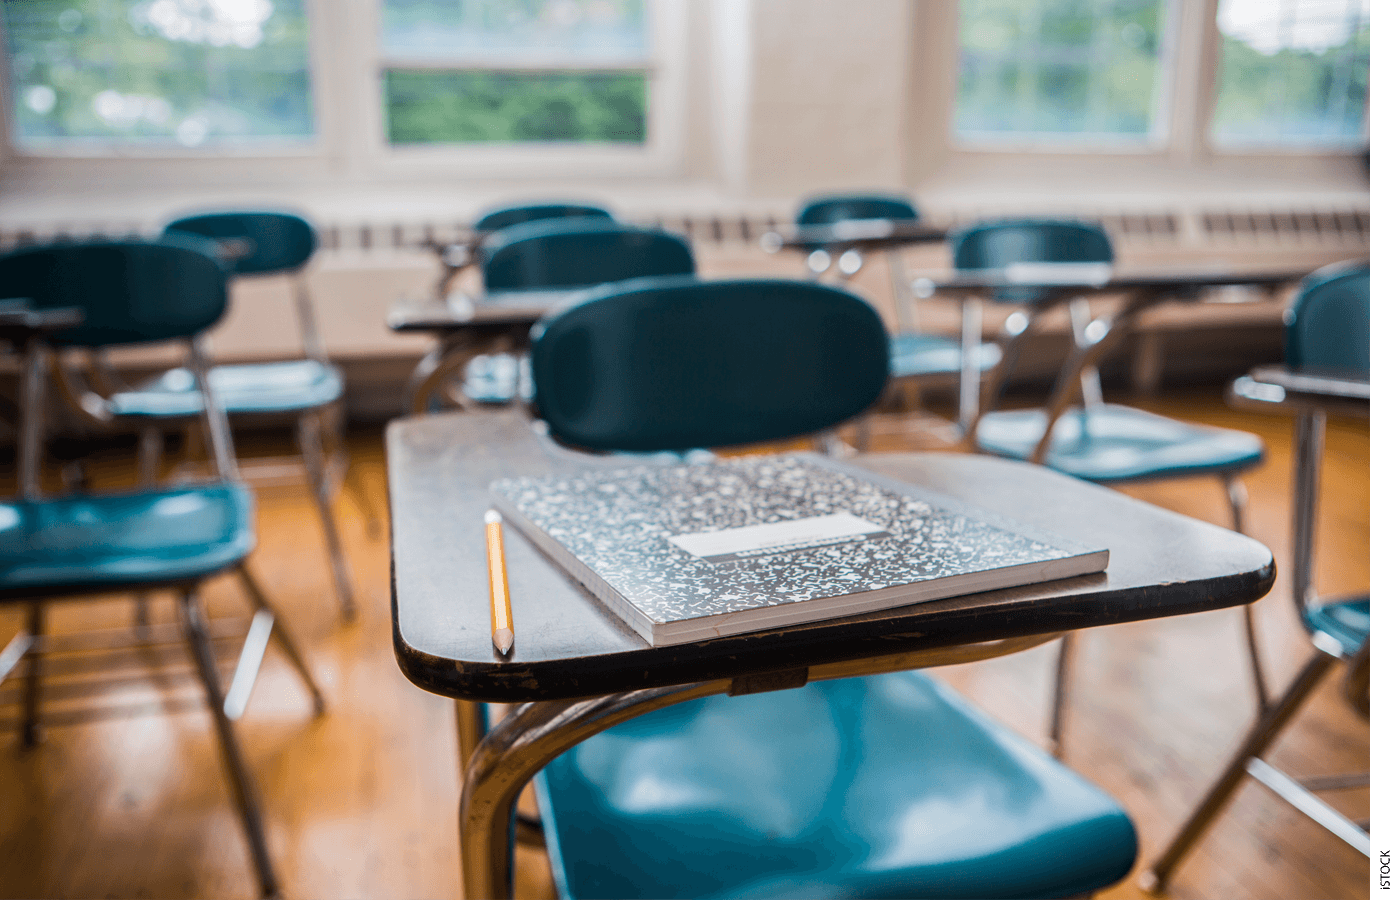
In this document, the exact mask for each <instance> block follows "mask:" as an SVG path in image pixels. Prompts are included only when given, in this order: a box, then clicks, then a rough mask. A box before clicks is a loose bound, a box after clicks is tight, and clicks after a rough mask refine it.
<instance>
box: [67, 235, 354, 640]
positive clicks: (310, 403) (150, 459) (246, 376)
mask: <svg viewBox="0 0 1400 900" xmlns="http://www.w3.org/2000/svg"><path fill="white" fill-rule="evenodd" d="M165 233H166V234H189V235H197V236H199V237H202V238H206V239H209V240H211V241H212V242H213V243H214V244H215V246H217V248H218V252H219V253H220V254H221V255H222V257H223V258H224V259H225V260H226V261H227V263H228V265H229V268H230V270H231V271H232V273H233V274H234V275H235V276H242V277H253V276H286V277H287V278H288V279H289V281H290V283H291V287H292V290H291V293H292V298H293V301H294V304H295V310H296V316H297V322H298V325H299V326H300V330H301V340H302V349H303V352H304V353H305V358H303V359H298V360H287V361H279V362H266V363H242V364H231V365H219V366H214V367H213V368H212V369H211V370H210V373H209V379H210V384H211V385H212V387H213V390H214V396H215V397H216V398H217V399H218V402H219V404H220V405H221V406H222V407H223V408H224V410H225V411H226V412H227V414H228V415H229V416H230V417H231V418H233V419H234V421H235V423H236V424H238V423H242V424H245V425H262V424H281V423H284V422H286V421H287V420H288V419H291V420H293V421H295V423H296V433H297V442H298V444H299V446H300V451H301V453H300V456H299V457H295V458H292V459H290V460H286V459H280V460H263V461H261V463H260V464H258V465H255V466H250V467H249V468H248V472H249V474H250V475H251V476H252V477H253V479H254V480H279V479H281V478H285V477H286V475H287V473H288V465H289V464H290V465H291V466H293V467H295V468H296V469H299V470H300V471H299V473H298V474H299V475H300V476H301V477H304V478H305V480H306V481H307V483H308V485H309V487H310V489H311V493H312V496H313V497H314V498H315V501H316V510H317V513H318V514H319V516H320V520H321V529H322V531H323V533H324V536H325V541H326V546H327V550H328V553H329V557H330V564H331V574H332V578H333V585H334V589H335V593H336V597H337V598H338V600H339V603H340V610H341V615H342V616H343V617H344V618H345V619H347V620H348V619H350V618H353V617H354V615H355V600H354V589H353V587H352V585H353V579H352V578H351V575H350V570H349V566H348V564H347V562H346V560H345V554H344V551H343V549H342V542H341V537H340V533H339V531H338V527H337V524H336V520H335V515H334V513H333V510H332V506H333V504H334V501H335V497H336V494H337V493H338V488H339V486H340V485H341V484H342V483H343V484H344V485H345V486H346V487H347V488H349V493H350V495H351V497H352V498H354V500H355V501H356V502H357V504H358V506H359V507H360V510H361V512H362V514H363V515H364V517H365V521H366V523H367V527H369V528H370V530H371V532H374V531H376V530H377V529H378V521H379V520H378V516H377V514H376V513H375V511H374V509H375V508H374V503H373V502H372V501H371V500H370V498H369V493H368V490H367V488H366V487H365V486H364V484H363V483H362V482H361V481H360V480H359V478H358V477H356V475H355V471H354V468H353V467H352V466H351V465H350V462H349V458H348V456H347V454H346V452H345V448H344V443H343V440H342V431H343V429H344V421H343V419H344V408H343V406H344V404H343V402H342V401H343V399H344V395H345V381H344V378H343V377H342V375H341V373H340V370H339V369H337V368H336V367H335V365H333V364H332V363H331V361H330V358H329V356H328V355H327V353H326V347H325V343H324V342H323V341H322V339H321V335H320V332H319V330H318V329H317V327H316V317H315V314H314V311H313V309H312V304H311V297H310V294H309V292H308V290H307V284H306V276H305V266H306V263H307V261H308V260H309V259H310V258H311V256H312V255H313V254H314V253H315V251H316V233H315V230H314V229H313V228H312V227H311V225H310V223H309V222H307V221H306V220H305V219H303V218H301V217H300V216H296V215H291V214H289V213H280V212H219V213H208V214H202V215H196V216H189V217H186V218H181V219H177V220H176V221H174V222H171V223H170V224H169V225H167V226H166V229H165ZM95 361H96V362H97V365H96V366H94V367H93V369H92V373H93V375H94V377H93V384H94V385H96V386H97V390H98V392H99V393H100V394H102V395H103V396H104V397H107V398H111V397H113V396H116V395H117V394H120V397H121V402H120V403H119V404H114V405H109V407H108V409H109V410H110V413H111V414H112V415H114V416H116V417H118V418H126V419H129V420H137V421H139V422H140V424H141V426H142V441H141V472H142V477H143V478H144V479H145V480H146V481H148V482H150V481H154V480H155V478H156V477H157V475H158V472H159V460H160V453H161V450H162V448H163V440H162V437H161V435H162V432H163V430H166V429H168V428H170V427H171V426H172V425H183V424H185V423H189V422H192V421H195V420H196V419H197V417H198V416H199V415H200V413H201V404H202V401H201V398H200V395H199V390H198V385H197V384H196V382H195V379H194V375H193V373H192V372H190V370H189V369H184V368H180V369H171V370H170V371H168V372H165V373H164V374H162V375H161V376H159V377H158V378H155V379H153V380H151V381H149V382H147V383H145V384H142V385H139V386H137V387H134V388H133V387H128V386H126V385H123V384H121V382H120V381H118V380H117V378H116V376H115V375H114V374H113V373H112V370H111V367H110V366H109V365H106V364H105V359H104V357H103V356H102V355H101V354H100V353H98V354H96V355H95ZM104 373H105V374H104ZM75 390H76V391H78V392H80V393H79V402H78V404H77V405H78V408H80V409H88V408H91V407H93V406H94V402H93V400H92V399H87V400H83V399H82V398H81V392H83V391H84V389H83V388H82V387H77V388H76V389H75ZM99 406H100V404H99ZM193 434H194V433H193V432H192V435H191V436H192V437H193ZM193 444H194V441H193V440H191V441H190V445H191V446H190V449H191V450H192V449H193V447H192V445H193Z"/></svg>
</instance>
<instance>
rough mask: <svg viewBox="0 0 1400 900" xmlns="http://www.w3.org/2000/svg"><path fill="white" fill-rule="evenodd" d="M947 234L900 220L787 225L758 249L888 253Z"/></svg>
mask: <svg viewBox="0 0 1400 900" xmlns="http://www.w3.org/2000/svg"><path fill="white" fill-rule="evenodd" d="M946 240H948V230H947V229H946V228H937V227H935V226H933V225H926V224H924V223H923V222H918V221H905V220H902V219H849V220H847V221H844V222H834V223H832V224H830V225H790V226H788V227H786V228H779V229H776V230H774V231H769V232H767V233H765V234H764V235H763V236H762V237H760V238H759V239H758V243H759V246H760V247H762V248H763V249H764V250H767V251H768V252H769V253H777V252H779V251H781V250H800V251H803V252H806V253H810V252H812V251H813V250H826V251H827V252H829V253H832V252H835V251H845V250H856V251H859V252H869V251H872V250H889V249H892V248H895V247H904V246H908V245H910V244H941V243H943V242H944V241H946Z"/></svg>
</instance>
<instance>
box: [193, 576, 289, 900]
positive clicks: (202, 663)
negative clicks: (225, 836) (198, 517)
mask: <svg viewBox="0 0 1400 900" xmlns="http://www.w3.org/2000/svg"><path fill="white" fill-rule="evenodd" d="M180 611H181V616H180V622H181V625H182V627H183V629H184V632H185V639H186V641H187V642H188V643H189V646H190V653H191V655H192V656H193V657H194V661H195V665H196V666H197V667H198V669H199V677H200V681H201V682H203V684H204V695H205V699H206V700H207V701H208V704H209V714H210V715H211V716H213V717H214V731H215V734H216V736H217V737H218V741H219V751H220V754H221V755H222V757H223V762H224V768H225V770H226V771H227V772H228V776H229V784H230V787H231V788H232V789H233V797H234V801H235V802H236V803H237V805H238V811H239V814H240V815H241V817H242V819H243V832H244V834H245V835H246V836H247V838H248V849H249V851H250V852H251V853H252V856H253V868H254V869H256V870H257V877H258V887H259V889H260V890H261V891H262V896H264V897H276V896H277V895H278V888H277V874H276V872H274V871H273V868H272V856H271V854H270V853H268V849H267V836H266V835H265V833H264V831H263V821H262V813H261V812H260V811H259V810H258V797H257V789H256V786H255V785H254V783H253V778H252V775H251V773H250V772H249V770H248V765H247V763H246V762H245V761H244V759H243V752H242V750H241V749H240V748H239V746H238V736H237V735H236V734H235V733H234V730H233V722H232V721H230V720H229V718H228V716H226V715H224V696H223V688H222V687H221V686H220V684H219V670H218V667H217V666H216V665H215V662H214V648H213V646H212V645H211V644H210V643H209V623H208V622H207V620H206V619H205V617H204V610H203V608H202V607H201V606H200V603H199V597H198V595H196V594H195V592H194V591H192V590H191V591H185V592H183V593H182V594H181V595H180Z"/></svg>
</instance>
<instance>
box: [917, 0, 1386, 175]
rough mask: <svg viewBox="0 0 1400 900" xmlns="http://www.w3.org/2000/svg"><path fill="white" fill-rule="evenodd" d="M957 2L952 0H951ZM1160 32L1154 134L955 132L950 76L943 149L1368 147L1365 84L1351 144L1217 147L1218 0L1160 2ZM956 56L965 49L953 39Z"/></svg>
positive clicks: (1351, 151)
mask: <svg viewBox="0 0 1400 900" xmlns="http://www.w3.org/2000/svg"><path fill="white" fill-rule="evenodd" d="M952 2H953V3H955V4H956V3H957V0H952ZM1162 2H1163V4H1164V7H1165V11H1164V23H1165V28H1164V33H1163V39H1162V54H1161V63H1160V65H1161V66H1162V77H1161V78H1160V79H1159V81H1158V85H1157V95H1158V104H1159V106H1158V113H1157V117H1156V121H1155V122H1154V127H1153V129H1152V130H1151V131H1150V132H1149V133H1148V134H1147V135H1144V136H1142V137H1141V138H1137V137H1132V136H1123V137H1119V136H1114V135H1104V134H1079V133H1063V134H1060V133H1048V134H1047V133H1031V132H1022V133H1006V134H1004V135H1001V134H995V133H978V134H974V135H963V134H960V133H959V132H958V129H957V101H958V97H957V77H958V72H959V68H960V67H959V65H957V64H955V65H954V66H953V67H952V68H953V73H952V78H953V82H952V95H951V96H950V97H949V98H948V101H947V102H948V109H947V113H948V114H947V118H946V121H947V125H946V129H945V131H944V139H945V141H946V148H947V150H948V151H949V152H950V153H952V154H972V155H975V154H1016V155H1020V154H1025V155H1030V156H1065V155H1081V156H1134V155H1140V156H1152V155H1160V154H1163V153H1166V154H1167V155H1169V156H1177V157H1182V156H1190V157H1207V158H1209V157H1219V158H1222V159H1244V158H1250V157H1256V158H1257V157H1264V158H1270V159H1273V158H1281V159H1286V158H1297V157H1324V158H1326V157H1334V158H1335V157H1350V156H1355V155H1356V154H1358V153H1359V152H1361V151H1363V150H1364V149H1365V148H1366V147H1367V146H1369V142H1370V109H1371V105H1370V87H1369V84H1368V86H1367V100H1366V128H1365V134H1364V135H1363V137H1362V138H1361V139H1360V140H1359V141H1358V142H1356V143H1351V142H1323V141H1318V142H1313V143H1305V142H1298V143H1269V142H1266V141H1259V142H1253V141H1250V142H1224V143H1222V142H1218V141H1216V140H1215V139H1214V136H1213V134H1212V123H1213V120H1214V116H1215V104H1216V94H1217V87H1218V78H1219V61H1220V30H1219V25H1218V22H1217V20H1218V11H1219V6H1218V0H1162ZM952 45H953V48H954V52H955V55H956V57H957V58H959V59H960V57H961V52H962V44H961V40H960V38H959V37H957V36H956V35H955V36H954V37H953V40H952Z"/></svg>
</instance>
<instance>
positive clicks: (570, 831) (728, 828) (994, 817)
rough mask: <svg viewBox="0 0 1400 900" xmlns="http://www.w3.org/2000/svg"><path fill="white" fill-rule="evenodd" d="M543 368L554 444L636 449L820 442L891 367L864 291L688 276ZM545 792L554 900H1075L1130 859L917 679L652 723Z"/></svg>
mask: <svg viewBox="0 0 1400 900" xmlns="http://www.w3.org/2000/svg"><path fill="white" fill-rule="evenodd" d="M533 361H534V362H533V365H534V369H535V373H536V374H535V377H536V395H535V400H536V405H537V407H538V409H539V412H540V415H541V416H542V418H543V419H544V421H545V422H547V423H548V424H549V426H550V429H551V433H552V434H553V435H554V436H555V437H556V438H558V439H559V440H561V441H563V442H565V443H567V444H571V445H575V446H580V447H584V448H589V449H593V450H630V451H657V450H679V449H685V448H689V447H694V446H703V445H711V446H713V445H726V444H740V443H752V442H758V441H770V440H778V439H782V438H788V437H793V436H796V435H802V434H811V433H813V432H818V431H820V430H822V429H826V428H830V427H832V426H834V425H836V424H837V423H839V422H842V421H845V420H847V419H849V418H850V417H852V416H854V415H857V414H859V413H860V412H862V411H863V410H864V409H866V408H867V407H868V406H869V405H870V404H871V403H873V402H875V400H876V399H877V398H878V397H879V396H880V394H881V393H882V391H883V389H884V385H885V381H886V377H887V373H888V365H889V361H888V337H887V335H886V333H885V330H884V326H883V324H882V323H881V321H880V318H879V316H878V314H876V313H875V311H874V310H873V309H872V308H871V307H870V306H869V305H868V304H867V303H866V302H865V301H863V300H861V299H860V298H859V297H856V296H855V295H853V294H850V293H848V292H845V291H842V290H838V289H835V288H831V287H827V286H823V285H818V284H813V283H811V282H782V281H716V282H695V281H692V280H690V279H679V278H670V279H663V278H658V279H646V280H639V281H634V282H629V283H626V284H618V285H611V286H606V287H602V288H599V289H598V290H597V291H595V292H593V293H591V294H590V295H589V296H588V297H587V298H586V299H584V300H582V301H581V302H580V303H579V304H578V305H576V306H573V307H571V308H570V309H568V310H566V311H564V312H562V313H561V314H560V315H558V316H557V317H556V318H554V319H552V320H550V321H548V322H547V323H546V324H545V325H544V326H543V327H542V329H541V330H540V331H539V333H538V334H537V336H536V340H535V343H534V349H533ZM535 786H536V796H537V798H538V800H539V805H540V810H541V814H542V818H543V828H544V832H545V836H546V844H547V848H548V852H549V855H550V861H551V864H552V867H553V871H554V875H555V885H556V889H557V891H558V893H559V896H560V897H667V896H735V897H775V896H806V897H810V896H880V897H896V896H910V897H964V898H965V897H1032V896H1034V897H1042V896H1068V895H1079V894H1085V893H1088V892H1091V891H1094V890H1096V889H1098V888H1100V887H1104V886H1106V885H1108V884H1111V883H1113V882H1115V881H1117V880H1118V879H1120V878H1122V877H1123V876H1124V875H1125V874H1126V873H1127V872H1128V871H1129V869H1130V868H1131V866H1132V863H1133V860H1134V857H1135V855H1136V848H1137V841H1136V835H1135V832H1134V829H1133V825H1132V823H1131V821H1130V820H1129V819H1128V817H1127V815H1126V814H1125V813H1124V812H1123V811H1122V809H1121V808H1119V806H1118V805H1117V804H1116V803H1115V802H1114V801H1113V800H1112V799H1111V798H1109V797H1108V796H1107V795H1105V794H1104V793H1103V792H1101V791H1099V790H1098V789H1097V788H1095V787H1093V786H1092V785H1090V784H1089V783H1088V782H1086V781H1084V780H1083V779H1081V778H1079V776H1077V775H1075V774H1074V773H1073V772H1071V771H1069V770H1068V769H1066V768H1064V767H1063V766H1061V765H1060V764H1058V763H1056V762H1055V761H1054V760H1053V759H1051V758H1049V757H1048V756H1046V755H1045V754H1044V753H1043V752H1042V751H1040V750H1038V749H1037V748H1035V747H1034V746H1032V745H1031V744H1030V743H1029V742H1027V741H1025V740H1023V739H1021V738H1019V737H1017V736H1016V735H1014V734H1013V733H1012V732H1011V731H1010V730H1009V729H1006V728H1004V727H1002V726H1001V725H999V724H997V723H996V722H994V721H992V720H991V719H989V718H988V717H986V716H984V715H982V714H981V713H980V712H978V711H977V710H975V709H974V708H972V707H971V706H970V705H969V704H968V703H967V702H966V701H965V700H963V699H962V698H961V697H959V696H958V695H957V694H955V693H954V692H953V691H951V690H949V689H948V688H947V687H945V686H943V685H942V684H940V683H939V682H937V681H934V680H932V679H930V678H928V677H927V676H925V675H923V674H921V673H918V672H904V673H898V674H892V675H880V676H874V677H869V678H853V679H845V680H838V681H821V682H817V683H813V684H810V685H807V686H806V687H802V688H796V689H791V690H779V691H770V692H767V693H759V694H752V695H747V696H738V697H713V698H707V699H702V700H695V701H691V702H689V703H685V704H681V705H679V706H675V707H671V708H668V709H664V710H660V711H658V712H655V713H652V714H650V715H644V716H641V717H639V718H637V719H634V720H632V721H629V722H626V723H624V724H622V725H619V726H617V727H614V728H612V729H610V730H608V731H606V732H604V733H602V734H600V735H597V736H596V737H593V738H591V739H589V740H587V741H585V742H583V743H582V744H579V745H578V746H576V747H574V748H572V749H570V750H568V751H566V752H565V753H564V754H562V755H561V756H560V757H559V758H557V759H556V760H554V761H553V762H552V763H550V764H549V766H547V767H546V768H545V769H544V770H543V771H542V772H541V773H540V775H539V776H538V777H537V778H536V780H535ZM930 811H932V812H930ZM930 816H932V818H930ZM1008 860H1015V863H1014V864H1008V862H1007V861H1008Z"/></svg>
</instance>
